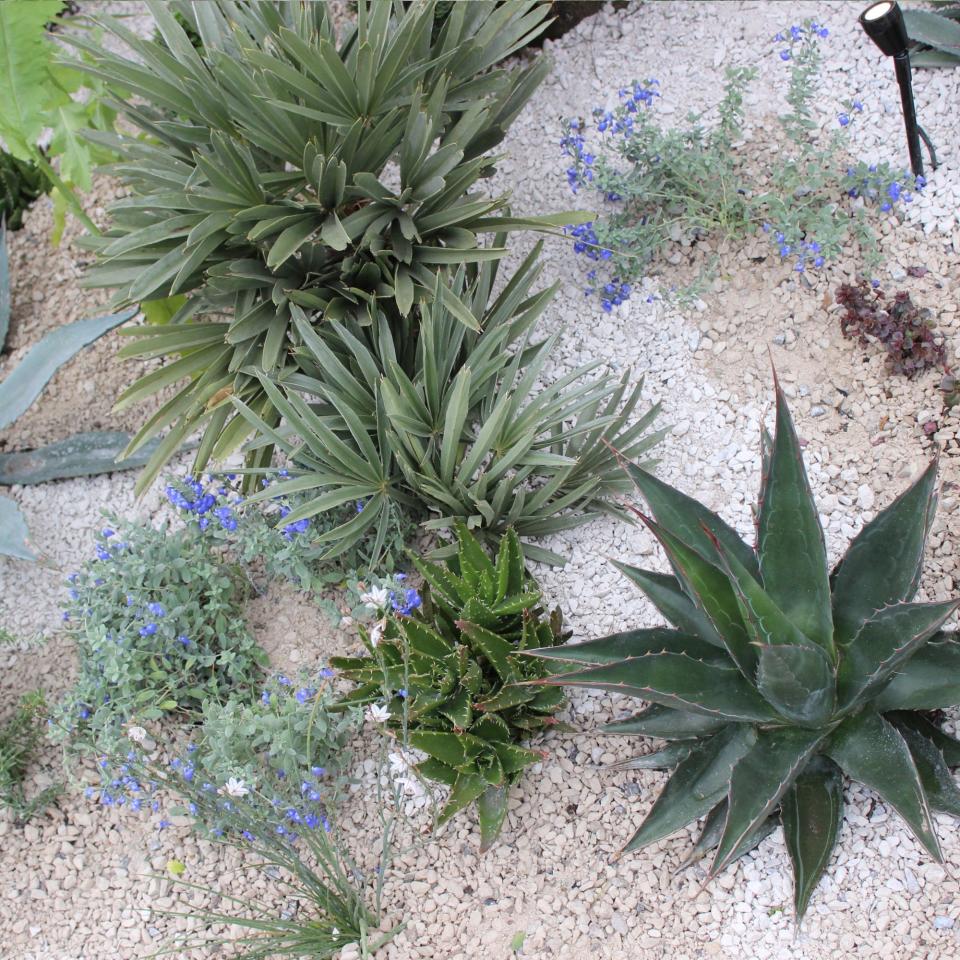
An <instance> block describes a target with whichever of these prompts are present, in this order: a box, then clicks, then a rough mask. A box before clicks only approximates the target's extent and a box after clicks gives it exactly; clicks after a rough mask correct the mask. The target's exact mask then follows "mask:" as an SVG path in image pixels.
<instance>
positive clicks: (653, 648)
mask: <svg viewBox="0 0 960 960" xmlns="http://www.w3.org/2000/svg"><path fill="white" fill-rule="evenodd" d="M524 652H525V653H528V654H529V655H531V656H535V657H543V658H544V659H547V660H563V661H566V662H568V663H587V664H601V663H617V662H618V661H620V660H625V659H627V658H628V657H640V656H643V655H644V654H647V653H661V652H662V653H683V654H686V655H687V656H689V657H693V658H694V659H696V660H704V661H706V662H709V663H719V664H722V665H726V666H730V665H732V661H731V660H730V658H729V657H728V656H727V655H726V654H725V653H724V652H723V651H722V650H719V649H718V648H717V647H715V646H714V645H713V644H710V643H705V642H704V641H703V640H700V639H699V638H698V637H691V636H689V635H687V634H685V633H682V632H681V631H679V630H670V629H667V628H666V627H645V628H643V629H640V630H625V631H624V632H623V633H612V634H610V635H609V636H607V637H597V638H596V639H594V640H585V641H583V643H568V644H565V645H564V646H562V647H544V648H542V649H538V650H526V651H524Z"/></svg>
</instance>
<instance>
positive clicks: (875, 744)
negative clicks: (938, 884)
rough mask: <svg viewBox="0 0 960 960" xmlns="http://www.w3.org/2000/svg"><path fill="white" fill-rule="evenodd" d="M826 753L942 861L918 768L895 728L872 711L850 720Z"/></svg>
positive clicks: (837, 731)
mask: <svg viewBox="0 0 960 960" xmlns="http://www.w3.org/2000/svg"><path fill="white" fill-rule="evenodd" d="M826 752H827V753H828V754H829V756H830V757H832V758H833V759H834V760H835V761H836V762H837V763H838V764H840V766H841V767H842V768H843V772H844V773H846V775H847V776H848V777H850V778H851V779H853V780H859V781H860V782H861V783H863V784H865V785H866V786H868V787H870V789H871V790H873V791H875V792H876V793H878V794H880V796H881V797H882V798H883V799H884V800H886V802H887V803H889V804H890V806H892V807H893V808H894V809H895V810H896V811H897V813H899V814H900V816H901V817H903V819H904V820H905V821H906V823H907V826H909V827H910V829H911V830H912V831H913V833H914V835H915V836H916V838H917V839H918V840H919V841H920V842H921V843H922V844H923V845H924V846H925V847H926V848H927V850H928V851H929V852H930V854H931V855H932V856H933V857H934V858H935V859H936V860H937V861H938V862H939V861H942V859H943V857H942V855H941V853H940V844H939V842H938V841H937V835H936V833H935V832H934V829H933V823H932V822H931V820H930V809H929V807H928V805H927V798H926V795H925V794H924V792H923V786H922V785H921V783H920V777H919V775H918V773H917V768H916V765H915V764H914V762H913V758H912V756H911V755H910V750H909V748H908V747H907V743H906V741H905V740H904V739H903V736H902V735H901V733H900V731H899V730H897V728H896V727H894V726H893V724H891V723H888V722H887V721H886V720H884V719H883V717H881V716H880V715H879V714H876V713H873V712H872V711H863V712H861V713H858V714H856V715H855V716H852V717H848V718H847V719H846V720H844V721H843V723H842V724H840V726H839V727H838V728H837V729H836V731H835V732H834V734H833V736H832V737H831V738H830V741H829V742H828V745H827V748H826Z"/></svg>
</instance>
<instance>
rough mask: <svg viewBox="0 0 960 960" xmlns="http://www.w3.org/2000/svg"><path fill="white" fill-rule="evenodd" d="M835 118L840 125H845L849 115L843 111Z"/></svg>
mask: <svg viewBox="0 0 960 960" xmlns="http://www.w3.org/2000/svg"><path fill="white" fill-rule="evenodd" d="M837 120H838V122H839V123H840V126H841V127H845V126H847V125H848V124H849V123H850V117H849V116H848V115H847V114H845V113H841V114H840V116H839V117H837Z"/></svg>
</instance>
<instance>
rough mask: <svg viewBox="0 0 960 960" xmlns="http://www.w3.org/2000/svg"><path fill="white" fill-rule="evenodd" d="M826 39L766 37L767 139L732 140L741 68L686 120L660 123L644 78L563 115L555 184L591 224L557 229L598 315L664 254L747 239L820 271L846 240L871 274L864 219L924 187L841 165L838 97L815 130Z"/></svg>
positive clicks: (869, 234)
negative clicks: (776, 104)
mask: <svg viewBox="0 0 960 960" xmlns="http://www.w3.org/2000/svg"><path fill="white" fill-rule="evenodd" d="M828 36H829V30H828V28H827V27H825V26H824V25H823V24H821V23H817V22H816V21H812V20H807V21H805V22H804V23H803V24H799V25H797V24H795V25H793V26H791V27H790V28H789V29H788V30H786V31H784V32H783V33H778V34H777V35H776V37H775V38H774V55H775V56H776V57H777V59H778V60H779V61H781V62H782V65H783V68H784V70H785V71H786V73H787V90H786V101H787V105H788V109H787V110H786V112H784V113H783V114H782V115H781V116H780V117H779V127H780V132H781V136H778V137H777V138H776V141H775V142H772V143H767V142H763V141H759V140H757V139H755V138H753V139H750V140H749V141H747V140H746V139H745V137H746V132H745V124H744V119H745V114H744V106H743V105H744V98H745V95H746V93H747V90H748V88H749V85H750V83H751V82H752V81H753V80H754V78H755V77H756V71H755V70H753V69H748V68H744V67H733V68H728V69H727V71H726V74H725V81H724V92H723V97H722V98H721V100H720V102H719V103H718V104H717V105H716V108H715V110H714V111H712V112H708V113H702V114H690V115H689V116H688V118H687V124H686V125H680V126H677V127H673V128H670V129H668V128H665V127H663V126H661V124H660V123H659V121H658V120H657V115H656V103H657V101H658V100H659V99H660V98H661V96H662V95H663V93H662V91H661V89H660V85H659V83H658V81H657V80H655V79H648V80H646V81H642V82H641V81H634V82H633V83H632V84H630V85H629V86H626V87H623V88H621V89H620V90H619V91H618V95H617V101H616V103H615V105H613V106H611V107H598V108H596V109H595V110H594V111H593V117H592V120H591V121H590V122H588V121H587V120H585V119H583V118H572V119H568V120H566V121H564V123H563V130H562V137H561V140H560V146H561V151H562V153H563V155H564V156H565V157H566V158H567V160H568V161H569V165H568V167H567V168H566V178H567V182H568V183H569V185H570V188H571V190H572V191H573V192H574V193H578V192H580V191H581V190H585V189H589V190H591V191H593V192H594V193H595V194H599V197H600V203H601V207H600V209H599V211H598V213H597V216H596V217H595V218H594V219H593V220H592V221H590V222H588V223H582V224H578V225H575V226H572V227H569V228H567V232H568V234H569V235H570V236H571V239H572V240H573V249H574V252H575V253H577V254H580V255H582V256H583V257H585V258H586V259H587V260H589V261H591V262H590V265H589V267H588V269H587V273H586V279H587V284H586V287H585V293H586V294H587V295H588V296H590V295H596V296H598V297H599V298H600V302H601V306H602V308H603V309H604V310H605V311H607V312H609V311H611V310H613V309H614V308H615V307H617V306H618V305H620V304H621V303H623V302H624V301H625V300H627V299H629V298H630V296H631V293H632V292H633V291H634V289H635V288H636V286H637V284H638V282H639V281H640V280H642V279H643V278H644V277H645V276H646V275H647V274H648V273H649V272H650V270H651V267H652V265H653V264H654V263H655V262H656V260H657V259H658V258H660V257H662V256H664V255H665V254H666V253H667V251H668V250H669V249H671V248H674V247H677V246H685V247H689V246H691V245H692V244H695V243H697V242H699V241H704V240H711V239H716V238H734V239H736V238H742V237H746V236H749V235H751V234H754V233H756V232H758V231H762V232H763V233H764V234H766V235H768V236H769V239H770V241H771V242H772V244H773V246H774V249H775V251H776V255H777V256H779V257H780V259H781V260H782V261H783V262H785V263H789V264H790V265H791V267H792V268H793V269H794V270H795V271H796V272H798V273H804V272H806V271H808V270H818V269H820V268H821V267H824V266H825V265H826V264H827V263H828V262H829V261H830V260H831V259H835V258H836V257H838V256H839V255H840V254H841V252H842V251H843V250H844V249H845V247H846V245H847V244H848V241H850V240H851V239H852V240H854V241H856V243H857V244H858V245H859V248H860V252H861V256H862V257H863V259H864V261H865V263H866V265H867V266H876V264H877V263H878V261H879V253H878V249H877V241H876V236H875V234H874V232H873V229H872V227H871V217H872V216H873V217H875V216H876V215H880V216H884V215H890V216H896V215H898V214H899V213H900V211H902V209H903V205H904V204H908V203H910V202H912V200H913V197H914V194H915V193H916V192H917V191H919V190H921V189H922V188H923V186H924V180H923V178H922V177H920V178H915V177H913V176H912V175H911V174H909V173H907V172H905V171H897V170H895V169H894V168H892V167H891V166H890V165H889V164H886V163H882V164H867V163H861V162H856V163H853V164H851V163H849V162H846V161H845V160H844V154H845V152H846V143H847V135H848V133H849V130H850V129H851V127H852V125H853V124H854V123H855V122H856V120H857V118H858V117H859V116H860V115H861V114H862V113H863V112H864V110H865V107H864V104H863V103H862V102H861V101H860V100H856V99H853V100H848V101H843V102H842V103H841V104H840V111H839V112H838V113H837V114H836V115H835V117H834V118H832V119H831V120H830V121H829V122H828V124H827V127H826V129H825V130H823V129H821V118H819V117H818V115H817V111H816V99H815V98H816V95H817V88H818V79H819V73H820V65H821V54H820V43H821V42H822V41H823V40H824V39H825V38H826V37H828ZM597 141H598V142H597ZM649 298H652V297H650V296H649V295H648V299H649Z"/></svg>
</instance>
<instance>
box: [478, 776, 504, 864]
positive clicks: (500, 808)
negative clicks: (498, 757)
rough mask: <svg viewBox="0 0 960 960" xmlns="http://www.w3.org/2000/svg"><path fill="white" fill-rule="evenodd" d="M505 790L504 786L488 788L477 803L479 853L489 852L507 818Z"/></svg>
mask: <svg viewBox="0 0 960 960" xmlns="http://www.w3.org/2000/svg"><path fill="white" fill-rule="evenodd" d="M507 790H508V786H507V785H506V784H504V785H503V786H501V787H494V786H488V787H487V789H486V790H484V791H483V793H482V794H481V795H480V798H479V799H478V801H477V812H478V814H479V819H480V852H481V853H485V852H486V851H487V850H489V849H490V847H491V846H492V845H493V842H494V841H495V840H496V839H497V837H498V836H499V835H500V830H501V829H502V827H503V821H504V820H505V819H506V816H507Z"/></svg>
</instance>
